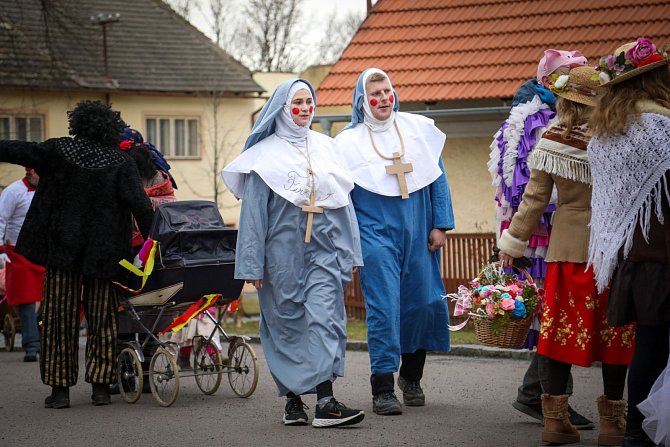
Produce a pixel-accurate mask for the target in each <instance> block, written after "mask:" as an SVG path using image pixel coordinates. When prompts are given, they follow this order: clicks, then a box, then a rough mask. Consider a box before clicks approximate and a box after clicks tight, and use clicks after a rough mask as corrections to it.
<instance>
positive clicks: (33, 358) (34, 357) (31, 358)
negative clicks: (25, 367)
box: [23, 352, 37, 362]
mask: <svg viewBox="0 0 670 447" xmlns="http://www.w3.org/2000/svg"><path fill="white" fill-rule="evenodd" d="M23 361H24V362H36V361H37V354H36V353H34V352H31V353H28V354H26V355H24V356H23Z"/></svg>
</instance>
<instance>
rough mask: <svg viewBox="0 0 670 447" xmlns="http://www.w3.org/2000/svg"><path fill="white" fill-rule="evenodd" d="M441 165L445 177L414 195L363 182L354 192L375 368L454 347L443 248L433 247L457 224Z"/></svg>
mask: <svg viewBox="0 0 670 447" xmlns="http://www.w3.org/2000/svg"><path fill="white" fill-rule="evenodd" d="M439 164H440V169H441V170H442V175H441V176H440V177H438V178H437V179H436V180H435V181H434V182H433V183H432V184H430V185H428V186H425V187H424V188H422V189H420V190H418V191H415V192H413V193H411V194H410V195H409V199H402V198H401V197H399V196H396V197H389V196H383V195H380V194H375V193H372V192H370V191H367V190H365V189H363V188H362V187H360V186H358V185H356V186H355V187H354V190H353V191H352V192H351V199H352V201H353V204H354V208H355V209H356V217H357V218H358V224H359V229H360V237H361V249H362V251H363V263H364V267H362V268H361V269H360V270H359V271H360V273H359V274H360V279H361V288H362V290H363V296H364V297H365V306H366V312H367V317H366V322H367V326H368V347H369V354H370V364H371V370H372V373H373V374H378V373H393V372H396V371H398V368H399V364H400V355H401V354H405V353H413V352H415V351H416V350H418V349H425V350H427V351H441V352H448V351H449V349H450V346H449V329H448V325H449V313H448V307H447V302H446V301H445V299H444V298H443V297H444V295H445V294H446V292H445V290H444V284H443V282H442V278H441V274H440V250H437V251H435V252H433V253H431V252H430V251H429V250H428V237H429V234H430V231H431V230H432V229H433V228H445V229H452V228H454V216H453V211H452V205H451V195H450V193H449V185H448V183H447V178H446V175H445V174H444V166H443V164H442V161H441V160H440V162H439Z"/></svg>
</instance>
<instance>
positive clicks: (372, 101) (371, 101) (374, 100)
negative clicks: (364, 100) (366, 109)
mask: <svg viewBox="0 0 670 447" xmlns="http://www.w3.org/2000/svg"><path fill="white" fill-rule="evenodd" d="M377 104H379V101H377V100H376V99H375V98H372V99H371V100H370V105H371V106H372V107H374V106H376V105H377Z"/></svg>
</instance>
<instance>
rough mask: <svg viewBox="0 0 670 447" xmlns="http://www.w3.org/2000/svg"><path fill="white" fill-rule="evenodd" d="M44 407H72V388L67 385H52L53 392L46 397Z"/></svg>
mask: <svg viewBox="0 0 670 447" xmlns="http://www.w3.org/2000/svg"><path fill="white" fill-rule="evenodd" d="M44 408H55V409H60V408H70V388H68V387H66V386H54V387H51V394H50V395H49V396H47V398H46V399H44Z"/></svg>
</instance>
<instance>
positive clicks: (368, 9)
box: [366, 0, 372, 16]
mask: <svg viewBox="0 0 670 447" xmlns="http://www.w3.org/2000/svg"><path fill="white" fill-rule="evenodd" d="M367 4H368V8H367V12H366V16H369V15H370V10H371V9H372V0H367Z"/></svg>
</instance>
